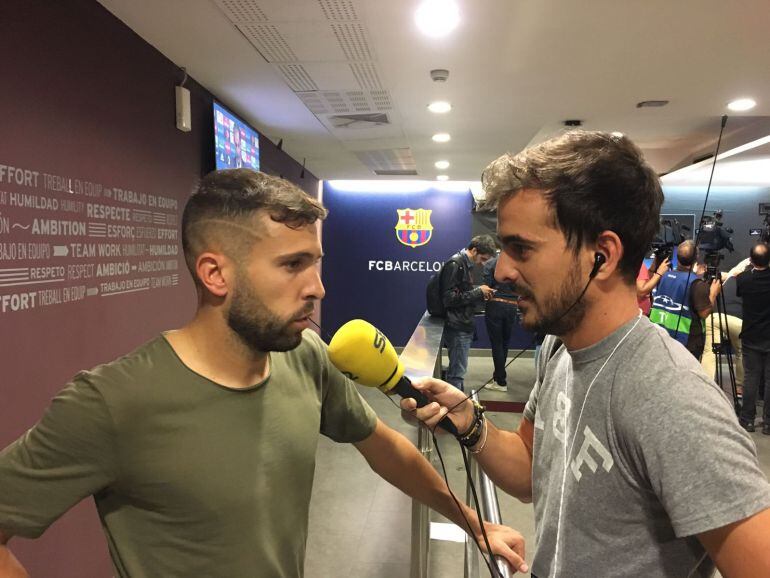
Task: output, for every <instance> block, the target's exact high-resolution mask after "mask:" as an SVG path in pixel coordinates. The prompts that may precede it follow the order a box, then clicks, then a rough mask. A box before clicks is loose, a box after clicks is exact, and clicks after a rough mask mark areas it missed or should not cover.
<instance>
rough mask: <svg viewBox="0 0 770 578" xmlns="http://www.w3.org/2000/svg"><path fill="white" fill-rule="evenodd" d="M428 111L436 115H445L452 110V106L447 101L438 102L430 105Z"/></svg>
mask: <svg viewBox="0 0 770 578" xmlns="http://www.w3.org/2000/svg"><path fill="white" fill-rule="evenodd" d="M428 110H429V111H431V112H435V113H436V114H444V113H445V112H449V111H450V110H452V105H451V104H449V103H448V102H447V101H445V100H437V101H436V102H431V103H430V104H429V105H428Z"/></svg>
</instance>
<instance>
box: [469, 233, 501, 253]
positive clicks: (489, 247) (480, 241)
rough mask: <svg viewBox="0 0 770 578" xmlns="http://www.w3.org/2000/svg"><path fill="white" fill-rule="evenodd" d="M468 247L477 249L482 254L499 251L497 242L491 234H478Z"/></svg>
mask: <svg viewBox="0 0 770 578" xmlns="http://www.w3.org/2000/svg"><path fill="white" fill-rule="evenodd" d="M467 248H468V249H476V252H477V253H480V254H482V255H494V254H495V253H496V252H497V243H495V240H494V238H492V236H491V235H476V236H475V237H473V239H471V241H470V243H468V247H467Z"/></svg>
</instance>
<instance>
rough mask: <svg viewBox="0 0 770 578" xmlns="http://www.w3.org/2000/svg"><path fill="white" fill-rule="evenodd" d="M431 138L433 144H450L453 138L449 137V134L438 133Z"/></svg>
mask: <svg viewBox="0 0 770 578" xmlns="http://www.w3.org/2000/svg"><path fill="white" fill-rule="evenodd" d="M431 138H433V142H449V141H450V140H452V137H451V136H449V133H448V132H439V133H436V134H434V135H433V136H432V137H431Z"/></svg>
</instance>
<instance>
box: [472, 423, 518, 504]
mask: <svg viewBox="0 0 770 578" xmlns="http://www.w3.org/2000/svg"><path fill="white" fill-rule="evenodd" d="M486 427H487V428H488V429H487V438H486V442H485V443H484V448H483V449H482V451H481V453H479V454H477V455H476V459H477V460H478V462H479V465H480V466H481V467H482V469H483V470H484V472H486V474H487V475H488V476H489V478H490V479H491V480H492V481H493V482H494V483H495V485H496V486H497V487H499V488H501V489H502V490H503V491H505V492H506V493H507V494H510V495H511V496H514V497H515V498H518V499H519V500H521V501H522V502H526V503H529V502H531V501H532V456H531V454H530V449H529V448H527V444H526V443H525V441H524V438H523V437H522V434H521V433H520V432H519V431H516V432H509V431H504V430H499V429H497V428H496V427H495V426H494V425H493V424H492V422H490V421H489V420H487V426H486Z"/></svg>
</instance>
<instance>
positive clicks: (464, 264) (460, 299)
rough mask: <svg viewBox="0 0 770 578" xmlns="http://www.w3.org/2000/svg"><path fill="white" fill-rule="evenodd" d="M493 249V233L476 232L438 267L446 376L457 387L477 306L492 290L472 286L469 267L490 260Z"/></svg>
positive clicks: (460, 386)
mask: <svg viewBox="0 0 770 578" xmlns="http://www.w3.org/2000/svg"><path fill="white" fill-rule="evenodd" d="M495 251H496V247H495V240H494V239H493V238H492V237H490V236H489V235H477V236H476V237H473V239H471V241H470V243H468V246H467V247H466V248H465V249H463V250H461V251H460V252H459V253H455V254H454V255H452V257H451V258H450V259H449V260H448V261H447V262H446V263H444V266H443V267H442V268H441V281H440V286H441V294H442V299H443V302H444V307H445V308H446V321H445V322H444V343H445V345H446V347H447V350H448V352H449V368H448V369H447V373H446V380H447V381H448V382H449V383H451V384H452V385H454V386H455V387H456V388H458V389H460V390H462V389H463V388H464V379H465V373H466V372H467V371H468V355H469V354H470V350H471V342H472V341H473V334H474V331H475V323H474V320H473V317H474V315H475V312H476V306H477V305H478V304H479V303H481V302H482V301H486V300H488V299H489V298H490V297H492V296H493V295H494V290H493V289H492V288H491V287H489V286H487V285H481V286H480V287H474V286H473V278H472V276H471V270H472V269H473V267H474V266H475V265H483V264H484V263H486V262H487V261H489V260H490V259H491V258H492V257H493V256H494V254H495Z"/></svg>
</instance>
